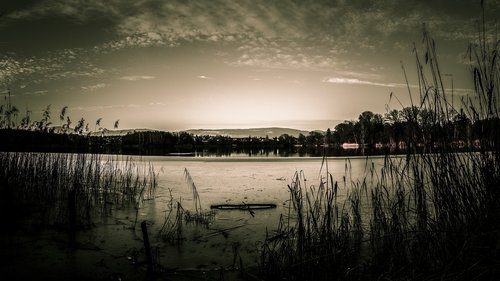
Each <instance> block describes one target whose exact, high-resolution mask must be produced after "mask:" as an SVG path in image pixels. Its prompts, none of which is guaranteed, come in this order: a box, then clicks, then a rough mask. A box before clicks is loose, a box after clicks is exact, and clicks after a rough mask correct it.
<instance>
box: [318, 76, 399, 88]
mask: <svg viewBox="0 0 500 281" xmlns="http://www.w3.org/2000/svg"><path fill="white" fill-rule="evenodd" d="M323 82H327V83H333V84H350V85H371V86H381V87H390V88H394V87H406V85H404V84H400V83H379V82H372V81H365V80H359V79H357V78H342V77H332V78H326V79H324V80H323Z"/></svg>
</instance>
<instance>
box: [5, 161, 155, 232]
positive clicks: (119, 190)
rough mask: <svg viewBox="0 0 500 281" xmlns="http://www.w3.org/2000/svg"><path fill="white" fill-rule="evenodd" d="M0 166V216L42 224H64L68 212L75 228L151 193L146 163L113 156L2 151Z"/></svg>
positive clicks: (151, 173)
mask: <svg viewBox="0 0 500 281" xmlns="http://www.w3.org/2000/svg"><path fill="white" fill-rule="evenodd" d="M0 171H1V172H0V183H1V185H0V188H1V193H2V194H3V195H4V196H2V199H1V201H2V202H1V203H2V204H1V205H2V211H1V216H2V217H4V218H5V219H6V220H9V221H21V222H26V220H29V221H31V222H32V223H33V224H36V225H38V226H42V227H43V226H51V225H66V224H67V223H68V219H69V218H70V214H69V213H70V212H72V211H73V212H74V213H75V214H76V216H77V218H76V219H77V223H78V225H77V226H78V227H87V226H90V225H91V224H92V223H93V221H94V220H95V219H97V218H99V217H100V216H106V215H109V214H111V212H112V210H114V209H117V208H122V207H129V206H134V205H137V204H139V203H140V202H142V201H143V200H145V199H148V198H152V196H154V195H153V194H154V192H155V188H156V185H157V182H156V177H157V174H156V172H155V171H154V168H153V167H152V166H151V165H149V166H148V165H146V164H144V163H137V162H135V161H132V160H131V159H130V158H124V159H123V160H122V159H120V157H119V156H104V155H95V154H55V153H54V154H53V153H20V152H2V153H0ZM73 197H74V198H73ZM68 202H73V203H71V204H68ZM72 208H74V210H71V209H72Z"/></svg>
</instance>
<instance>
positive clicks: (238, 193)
mask: <svg viewBox="0 0 500 281" xmlns="http://www.w3.org/2000/svg"><path fill="white" fill-rule="evenodd" d="M118 158H121V157H118ZM132 160H133V161H137V162H138V165H141V163H147V162H151V163H152V164H153V165H154V167H155V169H156V171H157V172H158V173H159V176H158V189H157V192H156V197H155V199H154V200H148V201H145V202H143V203H142V204H141V206H140V209H139V212H138V219H137V222H138V223H137V224H135V228H134V227H132V226H134V221H135V218H136V213H135V210H134V209H129V210H119V211H115V213H114V214H113V216H111V217H107V218H104V219H103V220H102V221H96V224H95V227H93V228H91V229H89V230H84V231H79V232H78V233H77V237H76V240H77V242H78V245H79V246H78V250H76V251H68V250H67V249H66V248H65V246H66V244H65V242H64V241H67V238H66V237H67V234H66V233H65V232H58V231H53V230H47V231H46V232H43V233H40V234H37V236H36V239H32V237H19V238H18V237H10V238H9V239H11V240H13V241H12V243H13V244H15V247H12V248H10V249H9V251H10V252H9V253H8V254H7V256H9V257H10V258H11V260H17V262H12V263H11V265H10V267H12V268H13V269H10V270H12V272H16V274H21V275H22V274H24V273H25V266H26V265H25V262H24V261H26V260H29V261H30V264H31V265H30V266H31V267H32V268H34V269H33V270H35V271H33V272H36V270H39V271H40V272H44V273H45V274H47V276H58V277H60V276H66V275H67V276H70V277H71V276H75V274H76V275H77V276H80V275H81V276H110V274H114V273H116V272H122V273H124V274H125V273H126V272H125V271H126V270H128V271H129V272H128V273H129V275H127V274H125V276H133V274H139V276H142V274H143V273H144V270H142V271H141V270H139V271H137V263H134V261H135V260H136V258H137V260H138V261H139V264H142V266H143V265H144V259H145V256H144V250H143V249H144V246H143V242H142V233H141V229H140V222H141V221H143V220H146V221H147V222H148V225H149V237H150V241H151V244H152V247H153V249H154V251H155V252H156V253H157V255H158V256H159V258H160V260H159V263H160V264H161V265H162V266H163V267H166V268H168V269H177V270H189V269H196V270H201V271H205V270H218V269H220V268H221V267H224V268H226V269H231V268H232V267H233V265H236V266H239V259H240V258H241V260H242V262H243V264H244V266H246V267H250V266H255V265H258V263H259V253H260V250H261V246H262V241H264V239H265V236H266V231H267V232H269V233H270V234H271V235H272V234H273V231H274V230H275V229H276V228H277V225H278V222H279V218H280V215H281V214H287V213H288V212H287V209H286V207H287V205H288V202H287V200H288V199H289V192H288V188H287V185H288V184H290V183H291V181H292V177H293V175H294V174H295V172H297V171H303V173H304V174H305V176H306V179H307V184H308V185H309V186H310V185H314V186H317V185H318V184H319V181H320V180H319V179H320V177H321V176H323V177H324V176H325V171H323V172H322V173H321V174H320V168H321V163H322V159H321V158H298V157H297V158H292V157H286V158H285V157H284V158H279V157H276V158H274V157H273V158H266V157H263V158H259V157H225V158H224V157H214V158H211V157H207V158H202V157H193V158H182V157H165V156H163V157H159V156H147V157H139V156H134V157H132ZM383 161H384V159H383V157H371V158H363V157H358V158H356V157H354V158H330V159H329V161H328V170H329V172H330V173H331V174H332V175H333V177H334V180H337V181H339V182H343V178H344V176H347V178H352V179H353V180H356V179H360V178H363V177H364V176H365V174H366V173H367V167H371V166H372V165H373V166H374V167H375V169H377V170H380V168H381V167H382V164H383ZM346 166H348V167H350V172H348V173H347V174H346ZM184 169H187V170H188V171H189V173H190V175H191V177H192V179H193V181H194V183H195V184H196V187H197V190H198V193H199V196H200V199H201V203H202V207H203V209H204V210H207V211H208V210H209V209H210V205H212V204H223V203H235V204H239V203H241V202H245V203H274V204H277V205H278V207H277V208H276V209H269V210H256V211H255V215H254V216H252V215H251V214H250V212H248V211H242V210H217V212H216V214H215V220H214V221H213V223H212V224H210V225H209V226H208V228H206V227H203V226H196V225H194V224H189V225H187V226H186V227H185V228H184V229H183V236H184V238H185V241H184V242H183V243H182V244H180V245H176V244H171V243H168V242H165V241H163V240H162V239H160V237H159V231H160V229H161V227H162V225H163V223H164V221H165V216H166V214H167V212H168V210H169V207H168V206H169V203H170V201H171V196H172V197H173V200H174V201H179V202H181V204H182V206H183V207H184V208H185V209H187V210H191V211H192V210H194V208H193V201H192V193H191V190H190V189H189V187H188V185H187V184H186V182H185V179H184ZM348 182H349V181H348ZM348 189H349V186H347V187H343V184H341V189H340V191H339V193H340V196H339V197H340V198H342V195H344V196H345V194H347V192H348ZM170 194H171V195H170ZM235 256H236V259H235ZM235 260H236V264H235V263H234V262H235ZM61 274H63V275H61ZM64 274H66V275H64ZM130 274H132V275H130ZM21 275H19V276H21Z"/></svg>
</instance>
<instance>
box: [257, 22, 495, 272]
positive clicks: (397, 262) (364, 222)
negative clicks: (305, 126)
mask: <svg viewBox="0 0 500 281" xmlns="http://www.w3.org/2000/svg"><path fill="white" fill-rule="evenodd" d="M480 38H481V39H480V41H479V42H477V43H476V44H472V45H471V47H470V49H469V55H470V61H471V73H472V76H473V80H474V85H475V92H476V98H471V99H470V100H466V101H463V104H462V108H463V109H462V110H460V111H459V112H460V113H458V114H457V115H453V114H450V112H456V110H455V109H454V108H453V107H452V106H451V103H450V100H449V97H450V95H449V93H448V91H447V90H446V89H445V88H444V87H443V82H442V80H441V79H442V76H441V75H440V69H439V67H438V62H437V56H436V49H435V45H434V41H433V40H432V39H431V38H430V37H429V35H428V34H427V32H426V31H424V40H423V42H424V49H423V53H422V54H420V55H419V54H418V53H417V51H416V50H415V52H416V53H417V58H416V61H417V69H418V70H419V72H418V74H419V81H420V85H419V86H420V89H419V90H420V100H419V104H417V105H415V107H410V108H411V109H412V110H404V111H406V113H405V114H406V115H407V116H406V117H405V119H406V120H407V122H408V123H409V124H411V125H409V126H406V127H405V128H404V130H405V131H406V132H405V134H406V137H407V139H406V141H407V145H408V151H407V153H406V156H404V157H402V156H399V157H395V156H386V158H385V162H384V166H383V168H382V169H381V170H377V169H375V168H374V167H372V168H371V169H369V171H368V172H367V175H366V177H365V179H364V180H362V181H354V182H353V181H351V180H350V179H349V176H348V175H349V173H348V171H349V167H348V163H347V164H346V178H345V179H344V181H343V182H334V181H333V179H332V178H331V177H330V174H329V173H328V168H327V167H328V166H327V161H326V159H325V163H324V164H325V165H324V166H323V169H324V170H323V171H325V170H326V172H324V173H325V177H324V179H323V180H322V181H321V182H320V184H319V185H318V186H308V184H309V183H308V182H306V180H305V179H304V178H303V177H302V175H301V174H300V173H298V174H296V175H295V177H294V180H293V182H292V183H291V184H290V185H289V191H290V206H289V210H290V211H289V213H288V214H285V215H284V216H283V217H282V219H281V222H280V224H279V227H278V230H277V231H276V232H269V233H268V237H267V239H266V242H265V244H264V247H263V252H262V268H263V272H264V275H265V276H266V278H267V279H268V280H498V278H499V276H500V270H499V269H500V130H499V129H498V128H499V127H498V125H493V124H498V120H499V117H500V115H499V114H500V107H499V105H500V104H499V101H500V100H499V99H500V89H499V87H500V63H499V61H498V52H499V43H498V42H490V41H488V40H487V39H486V38H487V36H486V34H484V30H483V31H482V33H481V36H480ZM413 109H415V110H413ZM422 112H425V116H426V117H425V122H421V121H420V120H421V118H422ZM457 117H458V119H456V118H457ZM457 122H458V123H457ZM454 124H457V125H458V124H464V125H465V126H464V127H461V125H460V126H458V127H455V126H454ZM365 128H366V126H365ZM461 128H462V129H461ZM456 130H458V135H461V134H462V135H463V134H465V135H467V134H476V135H477V136H478V140H477V142H476V146H475V148H473V147H472V146H468V145H467V146H465V147H467V149H465V150H459V149H458V147H456V146H452V145H450V144H451V143H452V141H454V138H455V136H456V134H455V132H456ZM463 136H464V135H463ZM422 141H424V142H423V143H427V141H430V142H431V143H432V144H433V145H432V146H430V147H428V148H432V149H421V150H420V149H418V147H420V146H421V143H422ZM457 152H460V153H457ZM340 189H344V190H346V191H347V192H348V196H347V198H339V197H338V194H339V190H340ZM341 194H342V193H341Z"/></svg>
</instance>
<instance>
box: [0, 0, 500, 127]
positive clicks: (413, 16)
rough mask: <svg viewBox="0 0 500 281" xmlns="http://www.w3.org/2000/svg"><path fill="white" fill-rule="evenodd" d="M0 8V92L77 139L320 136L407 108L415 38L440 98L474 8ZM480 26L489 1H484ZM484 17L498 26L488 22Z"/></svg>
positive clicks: (28, 3) (68, 1) (428, 2)
mask: <svg viewBox="0 0 500 281" xmlns="http://www.w3.org/2000/svg"><path fill="white" fill-rule="evenodd" d="M3 2H4V3H2V4H0V14H1V16H0V92H1V95H2V96H4V97H3V98H2V100H1V101H0V104H5V103H6V100H5V97H6V96H7V95H8V93H9V92H10V97H11V103H12V104H14V105H15V106H16V107H18V108H19V109H20V114H19V117H18V118H19V119H21V117H22V116H23V115H25V112H26V111H30V112H32V115H33V116H32V117H33V118H34V119H36V118H40V115H41V112H42V110H43V109H44V108H46V107H47V106H48V105H50V109H51V113H52V114H51V115H52V119H51V121H52V122H53V123H54V125H59V123H61V122H60V121H59V113H60V111H61V109H62V108H63V107H64V106H68V110H67V114H68V116H70V117H71V119H72V120H74V122H75V123H76V120H78V119H80V118H84V119H85V120H86V121H87V122H88V123H89V124H90V126H89V127H90V128H91V129H95V128H96V126H95V122H96V120H97V119H99V118H102V122H101V124H102V126H105V127H107V128H112V127H113V124H114V122H115V120H118V119H119V120H120V127H121V128H150V129H158V130H169V131H177V130H183V129H192V128H206V129H210V128H251V127H268V126H279V127H291V128H296V129H304V130H316V129H321V130H324V129H326V128H328V127H330V128H332V129H333V127H334V125H335V123H338V121H339V120H351V119H356V118H357V117H358V115H359V114H360V113H361V112H363V111H365V110H370V111H373V112H375V113H381V114H383V113H385V112H386V111H387V110H388V109H400V108H401V105H400V104H399V102H395V99H394V98H392V99H391V98H390V94H391V93H393V94H394V96H397V97H398V99H399V100H400V101H401V103H402V104H403V105H405V106H407V105H409V94H408V87H407V85H406V82H405V76H404V74H403V70H402V67H403V66H404V68H405V70H406V73H407V75H408V80H409V84H410V88H411V87H413V86H414V85H416V83H417V76H416V74H415V68H416V67H415V54H414V53H413V52H412V50H413V47H414V46H415V47H416V48H417V49H421V46H422V29H423V28H422V27H423V25H424V24H425V26H426V27H427V29H428V31H429V33H430V34H431V36H432V37H433V38H434V39H435V42H436V46H437V52H438V58H439V60H440V61H439V63H440V67H441V72H442V73H444V74H446V76H445V79H444V82H445V87H448V88H449V87H451V85H452V81H453V87H454V93H455V94H456V95H457V96H460V95H466V94H468V93H469V92H470V91H471V90H470V89H471V88H472V83H471V78H470V71H469V66H468V63H467V61H466V59H465V55H466V52H467V48H468V45H469V43H470V42H472V41H473V40H475V38H476V37H477V30H478V20H479V19H480V17H481V5H480V2H481V1H479V0H474V1H472V0H461V1H452V0H420V1H417V0H366V1H365V0H363V1H361V0H351V1H343V0H328V1H327V0H317V1H315V0H281V1H278V0H248V1H246V0H210V1H201V0H198V1H195V0H106V1H102V0H39V1H35V0H16V1H3ZM5 2H7V3H5ZM485 7H486V8H485V14H486V18H487V19H489V20H494V19H495V16H496V15H498V14H500V0H489V1H488V0H486V1H485ZM496 17H498V16H496Z"/></svg>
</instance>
